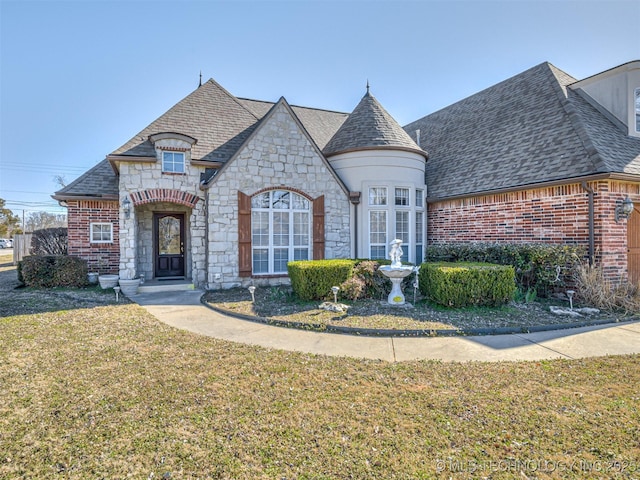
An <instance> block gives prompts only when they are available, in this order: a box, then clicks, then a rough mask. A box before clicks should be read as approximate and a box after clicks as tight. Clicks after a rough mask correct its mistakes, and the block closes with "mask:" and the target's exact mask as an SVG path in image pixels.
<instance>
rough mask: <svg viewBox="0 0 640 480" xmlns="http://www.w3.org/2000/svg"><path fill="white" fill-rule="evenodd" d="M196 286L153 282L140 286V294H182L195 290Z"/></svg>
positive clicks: (183, 282) (178, 282) (181, 283)
mask: <svg viewBox="0 0 640 480" xmlns="http://www.w3.org/2000/svg"><path fill="white" fill-rule="evenodd" d="M195 288H196V287H195V285H194V284H193V283H192V282H189V281H182V282H180V281H177V282H155V281H151V282H149V283H145V284H144V285H140V286H139V287H138V293H157V292H181V291H184V290H195Z"/></svg>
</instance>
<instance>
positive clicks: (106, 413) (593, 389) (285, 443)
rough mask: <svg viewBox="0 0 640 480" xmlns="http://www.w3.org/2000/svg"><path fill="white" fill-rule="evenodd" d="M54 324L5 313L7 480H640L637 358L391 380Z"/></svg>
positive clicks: (150, 322) (364, 363) (300, 360)
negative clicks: (371, 479)
mask: <svg viewBox="0 0 640 480" xmlns="http://www.w3.org/2000/svg"><path fill="white" fill-rule="evenodd" d="M84 294H85V292H83V291H77V292H76V295H78V296H79V297H81V296H82V295H84ZM8 295H16V296H20V295H22V293H21V292H20V291H19V290H10V291H7V290H4V291H2V292H0V312H2V311H3V310H2V308H3V305H4V304H5V302H6V299H7V296H8ZM47 298H48V295H47V292H42V294H41V296H40V302H41V304H43V305H45V307H46V304H47V302H48V300H47ZM12 305H13V307H12V309H15V308H16V307H15V305H16V304H15V302H14V303H12ZM39 311H40V313H25V314H20V313H19V312H14V313H13V314H12V315H11V316H6V315H5V314H2V313H0V339H1V342H2V348H0V382H1V383H0V384H1V385H2V389H0V478H71V479H86V478H143V479H148V478H155V479H160V478H173V479H182V478H228V479H259V478H265V479H266V478H274V479H275V478H277V479H281V478H287V479H292V478H302V479H305V478H306V479H312V478H314V479H316V478H317V479H336V478H337V479H341V478H357V479H360V478H380V479H388V478H400V479H409V478H411V479H413V478H450V477H453V478H483V477H484V478H489V477H490V478H493V479H500V478H504V479H507V478H558V479H559V478H576V479H578V478H580V479H582V478H616V477H618V478H638V476H639V475H640V470H639V469H640V464H639V463H638V460H639V459H640V440H639V439H640V390H639V389H638V385H640V356H638V355H633V356H619V357H607V358H595V359H585V360H575V361H569V360H554V361H542V362H519V363H466V364H457V363H439V362H406V363H397V364H390V363H385V362H381V361H370V360H357V359H350V358H333V357H324V356H315V355H309V354H301V353H292V352H284V351H275V350H268V349H264V348H260V347H252V346H247V345H241V344H235V343H230V342H227V341H222V340H216V339H213V338H207V337H201V336H198V335H195V334H192V333H188V332H184V331H179V330H176V329H173V328H171V327H169V326H167V325H164V324H162V323H160V322H158V321H157V320H156V319H155V318H154V317H152V316H151V315H149V314H148V313H147V312H146V311H145V310H144V309H142V308H141V307H139V306H137V305H135V304H117V305H106V306H104V305H103V306H100V305H96V306H93V307H89V306H87V305H83V306H80V307H73V308H68V309H65V310H60V309H59V308H57V307H55V308H54V307H53V306H52V307H51V308H41V309H40V310H39Z"/></svg>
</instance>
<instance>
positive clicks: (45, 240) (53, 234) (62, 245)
mask: <svg viewBox="0 0 640 480" xmlns="http://www.w3.org/2000/svg"><path fill="white" fill-rule="evenodd" d="M67 239H68V234H67V229H66V228H65V227H54V228H43V229H41V230H36V231H34V232H33V236H32V237H31V249H30V253H31V255H66V254H67V241H68V240H67Z"/></svg>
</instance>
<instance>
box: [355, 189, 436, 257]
mask: <svg viewBox="0 0 640 480" xmlns="http://www.w3.org/2000/svg"><path fill="white" fill-rule="evenodd" d="M363 187H364V188H363V190H365V189H366V190H365V191H366V192H367V202H366V204H364V205H363V216H362V219H363V220H362V222H363V225H362V226H363V228H364V232H366V233H365V235H366V237H364V238H363V239H362V240H361V241H362V248H363V251H364V252H366V254H367V256H368V258H372V248H378V249H381V247H382V244H380V243H372V242H371V227H372V225H371V215H372V212H375V211H380V212H383V211H384V212H385V215H386V232H385V235H386V237H387V239H386V240H387V243H385V245H384V249H385V257H384V258H385V259H386V258H387V257H386V255H387V254H388V250H389V247H388V242H390V241H391V240H392V239H393V238H399V236H398V235H397V227H398V224H397V222H398V217H399V216H401V217H402V218H403V225H402V226H403V228H406V230H407V231H406V232H402V240H403V243H402V249H403V251H404V255H403V258H402V260H403V261H407V262H412V263H416V262H417V260H419V259H420V257H419V256H418V255H417V248H419V249H420V251H421V254H422V261H424V248H425V245H426V222H427V208H426V198H425V192H426V185H424V186H423V185H416V184H412V183H410V182H406V183H405V182H402V181H400V182H398V183H395V182H388V183H386V182H384V183H383V182H375V183H374V182H371V183H369V182H367V183H365V184H364V185H363ZM373 188H377V189H385V190H386V192H387V203H386V204H385V205H376V204H375V202H372V198H371V194H370V193H371V189H373ZM396 189H398V190H400V192H399V193H401V194H402V195H408V197H407V198H406V200H404V202H405V203H406V204H402V205H398V204H396ZM389 195H392V196H391V197H390V196H389ZM418 197H420V198H419V199H418ZM404 198H405V197H404V196H402V199H404ZM402 199H400V203H402V202H403V200H402ZM419 216H421V217H422V219H421V224H420V225H418V224H417V218H418V217H419ZM365 222H366V223H365ZM418 228H420V232H418V231H417V230H418ZM364 232H363V233H364ZM420 237H421V239H422V242H420V243H418V241H417V240H418V238H420ZM407 238H408V242H405V241H404V240H406V239H407Z"/></svg>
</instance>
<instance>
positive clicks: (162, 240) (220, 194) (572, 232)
mask: <svg viewBox="0 0 640 480" xmlns="http://www.w3.org/2000/svg"><path fill="white" fill-rule="evenodd" d="M427 152H428V154H427ZM53 198H55V199H57V200H59V201H60V202H63V204H64V205H66V206H67V208H68V225H69V253H70V254H71V255H78V256H81V257H83V258H86V259H87V260H88V262H89V265H90V268H91V269H93V270H96V271H99V272H103V273H107V272H108V273H118V274H119V275H120V276H121V278H133V277H134V276H137V275H141V274H143V275H144V276H145V277H146V278H148V279H150V278H164V279H171V278H187V279H191V280H192V281H193V283H194V284H195V285H196V286H198V287H200V288H229V287H233V286H238V285H248V284H252V283H253V284H274V283H279V282H282V281H286V280H287V278H286V264H287V262H288V261H290V260H297V259H320V258H340V257H354V258H355V257H359V258H363V257H368V258H386V256H387V254H388V244H389V242H390V241H391V240H392V239H394V238H400V239H401V240H402V242H403V251H404V252H405V254H406V257H405V259H406V260H408V261H411V262H414V263H419V262H421V261H422V260H423V256H424V247H425V246H426V244H427V243H442V242H454V241H455V242H476V241H501V242H549V243H569V244H584V245H585V246H588V248H589V252H590V258H592V259H593V260H594V261H596V262H598V263H599V264H601V265H602V266H603V267H604V268H605V271H606V272H607V274H608V275H609V276H611V277H612V278H620V277H626V276H627V275H628V276H629V278H631V279H632V280H634V281H637V280H638V279H640V258H638V257H640V212H638V211H637V210H636V209H635V208H632V207H633V202H640V61H635V62H630V63H627V64H625V65H621V66H619V67H616V68H613V69H611V70H608V71H606V72H602V73H600V74H598V75H595V76H592V77H589V78H587V79H584V80H581V81H578V80H576V79H574V78H572V77H571V76H569V75H568V74H566V73H564V72H562V71H561V70H559V69H557V68H556V67H554V66H553V65H550V64H548V63H543V64H541V65H538V66H536V67H533V68H532V69H529V70H527V71H525V72H523V73H521V74H519V75H516V76H515V77H513V78H511V79H508V80H505V81H504V82H501V83H499V84H497V85H495V86H493V87H490V88H488V89H486V90H484V91H482V92H479V93H477V94H475V95H473V96H471V97H469V98H467V99H464V100H461V101H460V102H457V103H455V104H453V105H451V106H449V107H447V108H445V109H443V110H440V111H438V112H435V113H433V114H431V115H427V116H426V117H423V118H421V119H419V120H416V121H415V122H412V123H411V124H409V125H407V126H405V127H404V128H401V127H400V126H399V125H398V124H397V122H396V121H395V120H394V119H393V117H392V116H391V115H390V114H389V113H388V112H387V111H386V110H385V109H384V108H383V107H382V105H381V104H380V103H379V102H378V101H377V99H376V98H375V97H374V96H373V95H371V94H370V92H369V88H368V87H367V92H366V94H365V95H364V96H363V98H362V99H361V101H360V102H359V104H358V105H357V106H356V108H355V109H354V110H353V112H351V113H350V114H347V113H341V112H333V111H327V110H320V109H313V108H305V107H299V106H292V105H289V103H288V102H287V101H286V99H284V98H280V99H279V100H278V101H277V102H275V103H271V102H264V101H258V100H250V99H245V98H237V97H235V96H233V95H232V94H230V93H229V92H228V91H226V90H225V89H224V88H223V87H222V86H220V85H219V84H217V83H216V82H215V81H213V80H209V81H208V82H206V83H204V84H203V85H201V86H200V87H199V88H197V89H196V90H195V91H194V92H192V93H191V94H190V95H188V96H187V97H186V98H184V99H183V100H181V101H180V102H178V103H177V104H176V105H175V106H174V107H172V108H171V109H170V110H169V111H167V112H166V113H165V114H163V115H162V116H161V117H159V118H158V119H156V120H155V121H154V122H152V123H151V124H150V125H149V126H147V127H146V128H144V129H143V130H142V131H141V132H140V133H138V134H137V135H135V136H134V137H133V138H131V139H130V140H129V141H128V142H126V143H125V144H124V145H123V146H122V147H120V148H118V149H117V150H115V151H114V152H112V153H110V154H109V155H107V157H106V159H105V160H103V161H102V162H100V163H99V164H97V165H96V166H95V167H93V168H92V169H91V170H89V171H88V172H86V173H85V174H84V175H82V176H81V177H80V178H78V179H77V180H76V181H74V182H73V183H71V184H69V185H68V186H67V187H65V188H63V189H62V190H60V191H58V192H56V193H55V195H54V196H53ZM627 198H628V199H629V200H627V201H626V202H624V200H625V199H627ZM625 209H626V210H631V209H632V210H633V211H632V213H631V214H630V216H629V218H628V219H627V218H626V216H627V215H626V214H625V213H623V210H625Z"/></svg>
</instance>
